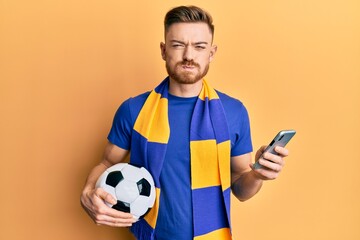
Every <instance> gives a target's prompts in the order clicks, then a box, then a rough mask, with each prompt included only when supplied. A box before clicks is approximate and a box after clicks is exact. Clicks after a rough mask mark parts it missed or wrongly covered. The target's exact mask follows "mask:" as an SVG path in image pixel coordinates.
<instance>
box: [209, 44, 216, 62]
mask: <svg viewBox="0 0 360 240" xmlns="http://www.w3.org/2000/svg"><path fill="white" fill-rule="evenodd" d="M216 51H217V46H216V45H212V46H211V49H210V56H209V62H211V61H212V60H213V59H214V56H215V53H216Z"/></svg>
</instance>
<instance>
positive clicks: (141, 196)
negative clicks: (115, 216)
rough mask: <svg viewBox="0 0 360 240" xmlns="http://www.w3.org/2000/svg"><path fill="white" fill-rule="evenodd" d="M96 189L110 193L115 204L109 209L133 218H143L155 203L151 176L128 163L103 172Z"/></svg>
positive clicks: (142, 169) (143, 169)
mask: <svg viewBox="0 0 360 240" xmlns="http://www.w3.org/2000/svg"><path fill="white" fill-rule="evenodd" d="M96 187H97V188H98V187H100V188H103V189H104V190H105V191H106V192H108V193H110V194H111V195H112V196H113V197H114V198H115V199H116V200H117V204H115V205H111V204H109V203H106V204H107V205H108V206H109V207H112V208H114V209H116V210H119V211H122V212H127V213H131V214H132V215H133V216H134V217H135V218H141V217H143V216H144V215H145V214H146V213H147V212H148V211H150V209H151V208H152V207H153V205H154V202H155V197H156V193H155V186H154V180H153V178H152V176H151V174H150V173H149V172H148V171H147V170H146V169H145V168H144V167H136V166H134V165H131V164H129V163H118V164H115V165H113V166H111V167H109V168H108V169H106V170H105V171H104V173H103V174H102V175H101V176H100V177H99V179H98V180H97V182H96Z"/></svg>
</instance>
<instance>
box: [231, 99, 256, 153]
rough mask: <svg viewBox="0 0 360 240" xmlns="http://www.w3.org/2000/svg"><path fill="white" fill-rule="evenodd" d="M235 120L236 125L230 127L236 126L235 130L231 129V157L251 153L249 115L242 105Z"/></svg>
mask: <svg viewBox="0 0 360 240" xmlns="http://www.w3.org/2000/svg"><path fill="white" fill-rule="evenodd" d="M237 119H238V120H237V123H234V124H233V125H232V126H236V127H237V129H233V134H235V136H234V137H233V144H232V148H231V156H238V155H242V154H246V153H249V152H252V151H253V147H252V141H251V132H250V121H249V114H248V112H247V110H246V108H245V106H244V105H242V108H241V109H240V111H239V116H238V118H237ZM230 128H231V127H230Z"/></svg>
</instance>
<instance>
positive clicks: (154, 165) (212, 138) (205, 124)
mask: <svg viewBox="0 0 360 240" xmlns="http://www.w3.org/2000/svg"><path fill="white" fill-rule="evenodd" d="M168 89H169V79H168V78H166V79H165V80H164V81H163V82H162V83H161V84H160V85H159V86H157V87H156V88H155V89H154V90H153V91H151V93H150V95H149V96H148V98H147V99H146V101H145V103H144V105H143V107H142V109H141V111H140V113H139V115H138V117H137V119H136V121H135V124H134V128H133V133H132V142H131V156H130V162H131V163H133V164H136V165H140V166H144V167H145V168H146V169H148V170H149V171H150V173H151V174H152V176H153V178H154V182H155V187H156V200H155V205H154V207H153V208H152V209H151V210H150V212H149V213H148V214H147V215H146V216H145V217H144V218H143V219H141V220H139V221H138V222H137V223H135V224H134V225H133V226H132V227H131V231H132V232H133V234H134V235H135V236H136V237H137V239H139V240H152V239H154V231H155V228H156V221H157V216H158V210H159V207H161V203H160V194H161V186H160V173H161V169H162V165H163V161H164V157H165V152H166V146H167V143H168V140H169V136H170V128H169V122H168ZM190 158H191V159H190V162H191V164H190V165H191V189H192V202H193V220H194V239H195V240H210V239H211V240H228V239H231V230H230V192H231V191H230V184H231V183H230V182H231V180H230V140H229V129H228V126H227V121H226V118H225V113H224V109H223V106H222V104H221V101H220V99H219V96H218V94H217V93H216V91H215V90H214V89H213V88H211V87H210V86H209V85H208V84H207V82H206V81H205V80H203V87H202V90H201V92H200V94H199V96H198V99H197V101H196V104H195V108H194V112H193V115H192V120H191V125H190ZM225 213H226V214H225ZM179 231H181V229H179Z"/></svg>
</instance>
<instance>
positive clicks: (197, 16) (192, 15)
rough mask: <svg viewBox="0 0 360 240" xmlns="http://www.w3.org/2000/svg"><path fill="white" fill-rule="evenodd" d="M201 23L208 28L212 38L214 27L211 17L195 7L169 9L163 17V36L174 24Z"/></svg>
mask: <svg viewBox="0 0 360 240" xmlns="http://www.w3.org/2000/svg"><path fill="white" fill-rule="evenodd" d="M197 22H203V23H206V24H207V25H208V26H209V29H210V32H211V35H212V36H214V25H213V23H212V22H213V19H212V17H211V15H210V14H209V13H208V12H206V11H205V10H203V9H201V8H199V7H196V6H179V7H175V8H173V9H171V10H170V11H169V12H167V14H166V15H165V20H164V27H165V34H166V32H167V31H168V29H169V27H170V26H171V25H172V24H174V23H197Z"/></svg>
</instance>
